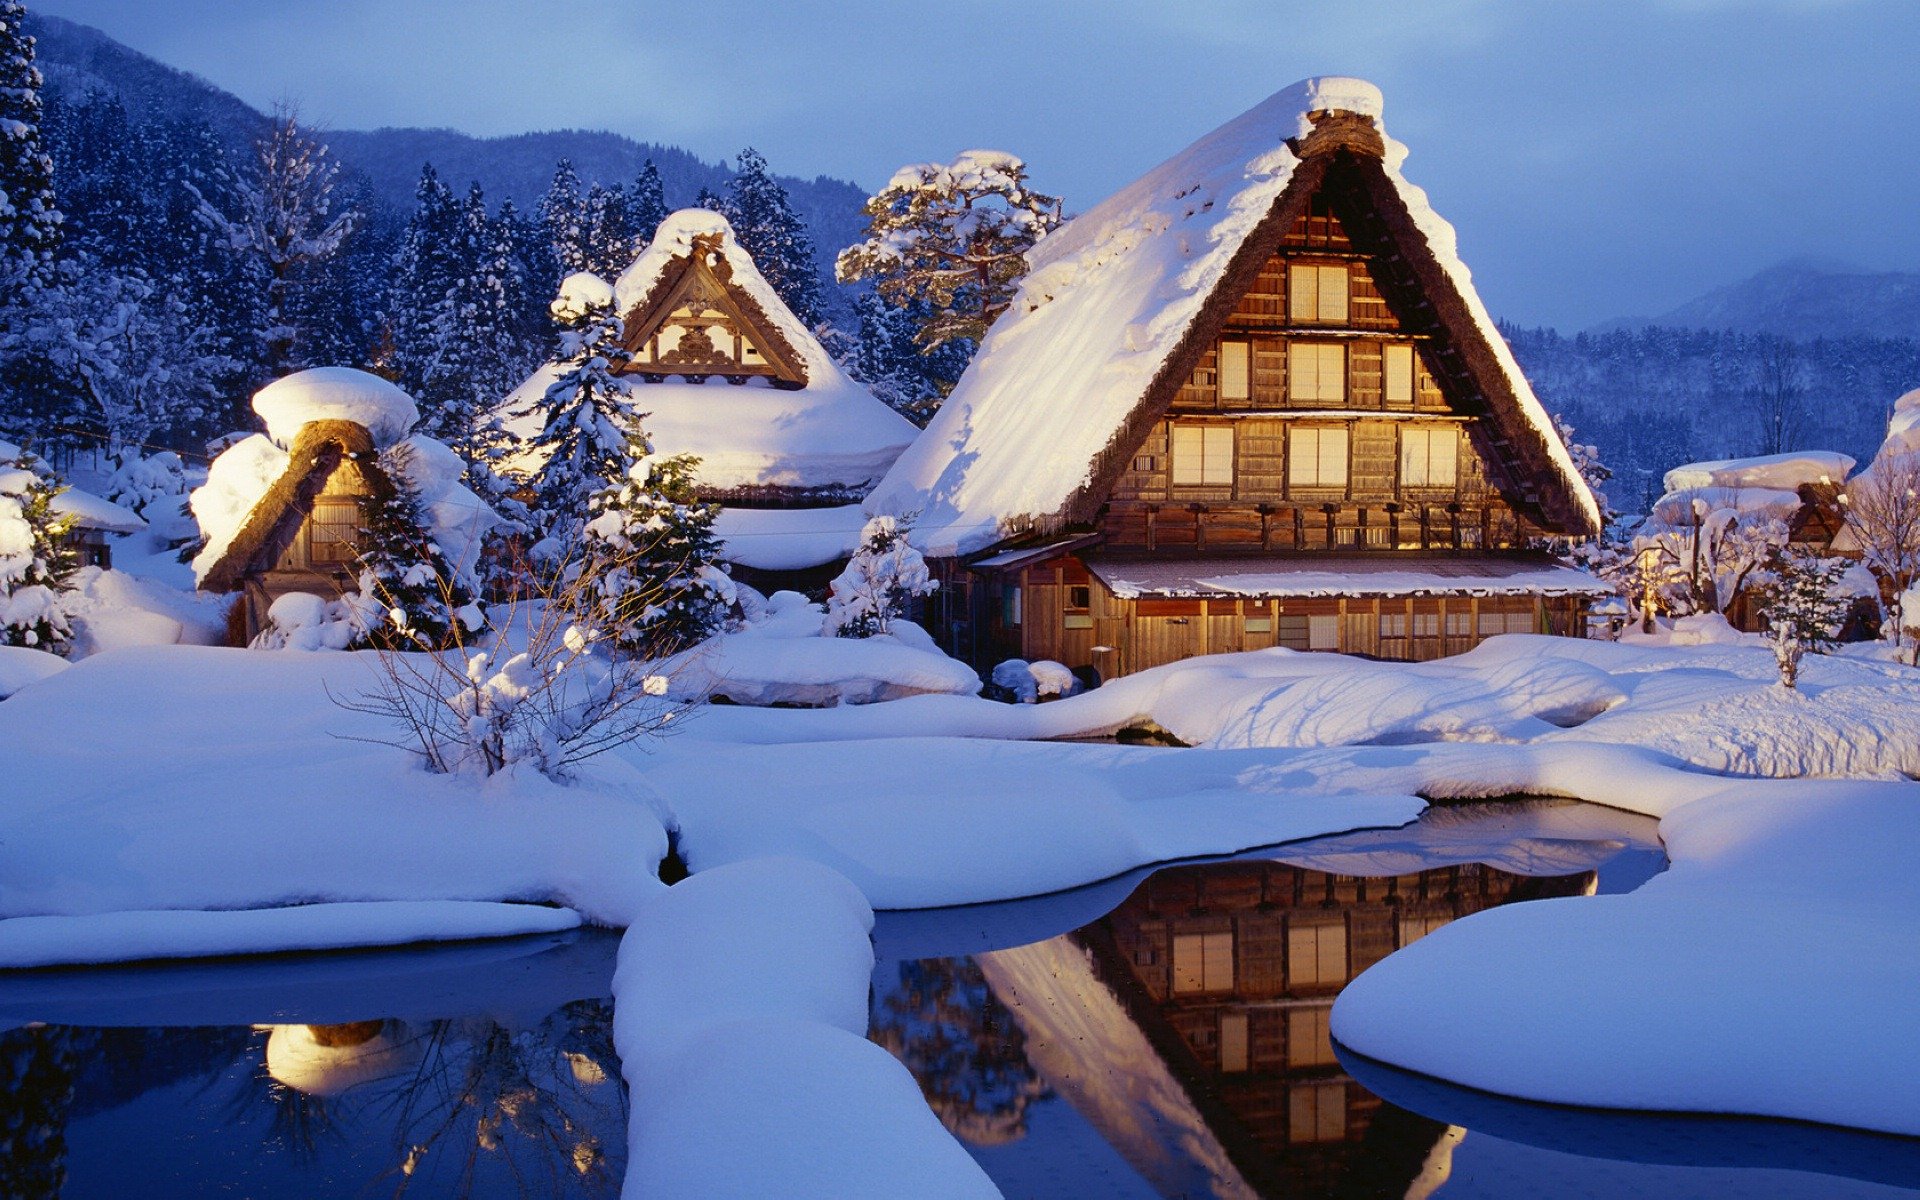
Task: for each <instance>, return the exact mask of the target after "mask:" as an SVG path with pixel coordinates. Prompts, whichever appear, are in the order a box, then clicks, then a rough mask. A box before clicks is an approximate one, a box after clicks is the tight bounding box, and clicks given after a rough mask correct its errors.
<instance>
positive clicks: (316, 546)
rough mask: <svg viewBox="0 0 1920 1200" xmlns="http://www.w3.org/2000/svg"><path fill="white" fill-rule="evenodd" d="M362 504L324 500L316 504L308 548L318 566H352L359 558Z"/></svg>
mask: <svg viewBox="0 0 1920 1200" xmlns="http://www.w3.org/2000/svg"><path fill="white" fill-rule="evenodd" d="M360 524H361V517H360V502H359V501H358V500H354V499H350V498H346V497H339V498H335V497H328V496H323V497H321V498H320V499H318V500H316V501H314V505H313V516H312V518H311V525H310V526H309V528H310V531H311V532H310V537H309V540H308V545H309V546H310V547H311V551H310V555H311V559H312V561H313V562H314V563H316V564H317V563H348V562H352V561H353V560H354V559H356V558H358V557H359V553H360V551H359V540H360Z"/></svg>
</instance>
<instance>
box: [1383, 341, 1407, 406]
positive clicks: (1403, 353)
mask: <svg viewBox="0 0 1920 1200" xmlns="http://www.w3.org/2000/svg"><path fill="white" fill-rule="evenodd" d="M1380 357H1381V366H1382V368H1383V369H1384V371H1385V372H1386V380H1385V383H1384V386H1385V389H1386V402H1387V404H1388V406H1389V407H1392V408H1412V407H1413V347H1412V346H1404V345H1402V346H1395V345H1388V346H1386V347H1385V348H1383V349H1382V350H1381V352H1380Z"/></svg>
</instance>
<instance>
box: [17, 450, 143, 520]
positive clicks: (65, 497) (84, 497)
mask: <svg viewBox="0 0 1920 1200" xmlns="http://www.w3.org/2000/svg"><path fill="white" fill-rule="evenodd" d="M23 457H26V451H25V450H23V449H21V448H20V447H19V446H18V445H16V444H14V443H13V442H9V441H6V440H4V439H0V492H4V493H7V494H10V495H18V494H19V492H20V491H21V490H22V489H23V488H25V487H26V485H27V484H28V483H29V482H30V479H31V477H30V476H29V474H28V472H26V471H24V470H20V469H17V468H9V467H7V466H5V465H4V464H9V463H12V462H15V461H16V460H18V459H20V458H23ZM38 457H39V456H38V455H35V456H34V458H35V460H36V461H37V460H38ZM64 486H65V487H66V490H65V491H63V492H61V493H60V494H59V495H58V496H55V497H54V498H53V503H52V505H51V506H50V507H51V508H52V509H53V511H54V513H55V514H56V515H58V516H62V517H70V518H72V520H73V526H74V528H76V529H97V530H99V531H100V532H102V533H138V532H139V531H140V530H142V529H145V528H146V527H147V523H146V521H145V520H143V519H142V518H141V516H140V514H139V513H136V512H134V511H133V510H132V509H130V508H123V507H121V506H120V505H118V504H115V503H114V502H113V501H111V500H108V499H106V498H105V497H102V496H96V495H94V494H93V493H92V492H88V491H83V490H81V489H80V488H77V487H74V486H73V485H72V484H65V485H64Z"/></svg>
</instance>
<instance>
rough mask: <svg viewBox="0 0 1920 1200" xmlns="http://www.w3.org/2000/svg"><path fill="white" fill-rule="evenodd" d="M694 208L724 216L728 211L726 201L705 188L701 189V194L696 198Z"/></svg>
mask: <svg viewBox="0 0 1920 1200" xmlns="http://www.w3.org/2000/svg"><path fill="white" fill-rule="evenodd" d="M693 206H694V207H695V208H704V209H706V210H707V211H708V212H717V213H720V214H722V215H723V216H724V215H725V214H726V211H727V202H726V200H725V199H723V198H722V197H720V196H718V195H716V194H715V193H714V192H713V190H712V189H710V188H705V187H703V188H701V189H700V192H699V194H698V195H696V196H694V198H693Z"/></svg>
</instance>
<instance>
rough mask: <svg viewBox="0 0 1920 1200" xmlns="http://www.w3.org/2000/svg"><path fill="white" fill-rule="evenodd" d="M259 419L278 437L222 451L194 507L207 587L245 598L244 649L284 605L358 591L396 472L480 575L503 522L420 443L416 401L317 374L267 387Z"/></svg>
mask: <svg viewBox="0 0 1920 1200" xmlns="http://www.w3.org/2000/svg"><path fill="white" fill-rule="evenodd" d="M253 410H254V412H255V413H256V414H257V415H258V416H259V417H260V419H261V420H262V421H263V422H265V424H266V427H267V432H266V433H265V434H254V435H252V436H250V437H247V438H244V439H242V440H240V441H238V442H236V443H234V444H233V445H231V446H229V447H228V448H227V449H226V450H225V451H223V452H222V453H221V454H220V456H219V457H218V458H216V459H214V460H213V464H212V466H211V467H209V468H208V471H207V482H206V484H205V485H204V486H202V487H200V488H198V489H196V490H195V491H194V492H193V494H192V496H191V497H190V498H189V504H190V507H191V509H192V512H193V515H194V518H195V519H196V520H197V521H198V522H199V524H200V531H201V533H202V535H203V537H204V539H205V541H204V545H203V546H202V548H201V550H200V552H199V554H198V555H197V556H196V557H195V558H194V560H193V569H194V578H195V581H196V583H197V584H198V586H199V587H200V589H201V590H202V591H208V592H239V593H241V598H240V602H239V603H238V604H236V605H235V606H234V608H233V611H232V614H231V616H230V618H229V622H228V629H229V640H230V641H232V642H233V644H235V645H242V646H244V645H247V644H249V643H251V642H252V641H253V640H254V638H256V637H257V636H258V635H259V634H260V633H261V632H263V631H264V630H266V629H267V628H268V627H269V624H270V623H269V621H268V611H269V609H271V608H272V607H273V604H274V602H275V601H276V600H279V599H281V598H282V597H284V596H287V595H289V594H292V593H305V594H308V595H313V596H318V597H320V598H321V599H322V600H333V599H337V598H338V597H340V596H343V595H345V594H347V593H349V592H353V591H355V590H356V589H357V588H358V583H359V567H358V562H359V556H360V551H361V549H362V544H363V539H364V536H365V533H366V506H367V504H368V503H369V501H371V500H374V499H376V498H382V497H385V496H388V495H391V494H392V491H393V489H394V485H395V480H394V477H393V472H396V471H398V472H404V474H405V481H406V483H407V485H408V486H409V487H410V488H411V489H412V490H413V491H414V493H415V494H416V495H417V496H418V498H419V501H420V509H421V513H422V515H423V517H424V518H425V521H426V523H427V524H428V525H430V526H431V528H430V529H429V530H428V532H429V533H430V534H431V535H432V536H433V540H434V543H435V544H436V545H437V546H438V547H439V548H440V550H441V552H442V553H443V554H444V555H445V556H446V558H447V560H448V562H449V563H451V564H452V565H453V566H454V568H455V570H456V571H457V572H459V573H461V574H465V573H466V572H468V571H470V570H471V569H472V565H473V563H474V561H475V560H476V559H477V557H478V555H479V552H480V540H481V538H482V537H483V536H484V535H485V533H486V531H487V530H488V529H489V528H491V527H492V526H493V525H494V523H495V522H496V521H497V520H498V518H497V516H496V515H495V514H494V512H493V510H492V509H490V508H489V507H488V506H487V504H486V502H485V501H483V500H481V499H480V498H479V497H478V496H476V495H474V493H473V492H471V491H470V490H468V489H467V488H466V486H465V485H463V484H462V483H461V482H460V478H461V474H462V472H463V470H464V468H463V464H462V463H461V461H460V459H459V457H458V456H456V455H455V454H454V453H453V452H452V451H451V450H449V449H447V448H446V447H445V446H443V445H441V444H440V443H438V442H435V441H433V440H431V439H429V438H424V437H418V436H409V435H410V434H411V432H412V429H413V426H414V423H415V422H416V421H418V420H419V415H420V414H419V410H418V409H417V408H416V407H415V405H414V403H413V399H412V398H411V397H409V396H408V395H407V394H406V393H405V392H403V391H401V390H400V389H399V388H398V387H395V386H394V385H393V384H392V383H389V382H388V381H386V380H384V379H381V378H380V377H379V376H377V375H370V374H368V373H367V372H365V371H359V370H355V369H353V368H350V367H315V368H313V369H311V370H306V371H300V372H296V373H295V374H292V375H288V376H286V377H284V378H282V379H278V380H275V381H274V382H273V383H271V384H268V385H267V386H266V387H264V388H262V389H261V390H260V391H259V393H258V394H256V395H255V396H254V398H253Z"/></svg>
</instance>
